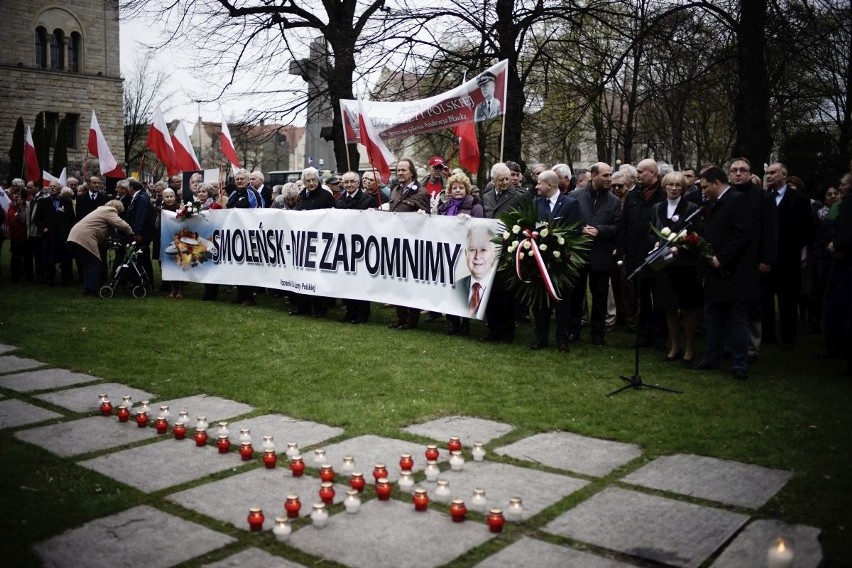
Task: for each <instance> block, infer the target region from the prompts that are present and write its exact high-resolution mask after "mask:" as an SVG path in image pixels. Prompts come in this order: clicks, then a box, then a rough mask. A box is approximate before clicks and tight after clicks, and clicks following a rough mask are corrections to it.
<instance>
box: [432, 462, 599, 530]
mask: <svg viewBox="0 0 852 568" xmlns="http://www.w3.org/2000/svg"><path fill="white" fill-rule="evenodd" d="M439 479H446V480H447V481H449V482H450V492H451V493H452V496H453V498H456V499H464V502H465V503H466V504H467V507H468V509H470V501H471V497H472V496H473V490H474V489H477V488H479V489H484V490H485V497H486V499H487V500H488V507H500V508H502V509H503V510H504V511H505V510H506V508H507V507H508V506H509V499H511V498H512V497H520V498H521V499H523V506H524V519H525V520H526V519H529V518H530V517H532V516H533V515H536V514H538V513H540V512H541V511H542V510H543V509H546V508H547V507H549V506H551V505H553V504H554V503H556V502H557V501H560V500H561V499H564V498H565V497H567V496H568V495H571V494H572V493H574V492H575V491H579V490H580V489H582V488H583V487H585V486H586V485H588V483H589V482H588V481H585V480H581V479H574V478H572V477H567V476H564V475H557V474H555V473H547V472H544V471H537V470H534V469H528V468H524V467H517V466H514V465H509V464H504V463H496V462H489V461H483V462H474V461H468V462H465V464H464V469H463V470H462V471H451V470H447V471H443V472H441V476H440V478H439ZM419 485H420V487H423V488H424V489H426V490H427V491H428V493H429V497H430V498H431V499H435V488H436V487H437V483H432V482H428V481H425V480H424V481H421V482H420V484H419Z"/></svg>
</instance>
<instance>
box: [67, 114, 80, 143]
mask: <svg viewBox="0 0 852 568" xmlns="http://www.w3.org/2000/svg"><path fill="white" fill-rule="evenodd" d="M65 130H66V132H67V134H68V139H67V141H66V145H67V147H68V149H69V150H76V149H77V145H78V143H79V141H80V132H79V130H80V115H79V114H73V113H68V114H66V115H65Z"/></svg>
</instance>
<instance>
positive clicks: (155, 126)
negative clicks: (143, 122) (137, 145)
mask: <svg viewBox="0 0 852 568" xmlns="http://www.w3.org/2000/svg"><path fill="white" fill-rule="evenodd" d="M145 145H146V146H148V148H150V149H151V151H152V152H154V154H155V155H156V156H157V158H158V159H159V160H160V161H161V162H162V163H163V165H165V166H166V173H167V174H169V175H170V176H171V175H174V174H176V173H178V172H179V171H180V168H178V167H177V166H176V165H175V149H174V146H172V139H171V137H170V136H169V127H168V125H166V119H165V118H163V112H162V111H161V110H160V108H159V107H157V110H155V111H154V120H153V122H152V123H151V129H150V130H149V131H148V140H147V141H146V142H145Z"/></svg>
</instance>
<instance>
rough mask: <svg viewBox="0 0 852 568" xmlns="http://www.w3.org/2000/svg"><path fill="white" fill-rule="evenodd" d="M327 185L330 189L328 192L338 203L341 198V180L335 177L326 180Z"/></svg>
mask: <svg viewBox="0 0 852 568" xmlns="http://www.w3.org/2000/svg"><path fill="white" fill-rule="evenodd" d="M325 185H326V186H327V187H328V190H329V191H330V192H331V195H332V196H334V199H335V201H336V200H337V199H338V198H339V197H340V196H341V193H340V178H339V177H337V176H335V175H333V176H331V177H330V178H328V179H327V180H326V182H325Z"/></svg>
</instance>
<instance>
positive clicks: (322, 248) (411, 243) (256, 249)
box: [160, 209, 499, 319]
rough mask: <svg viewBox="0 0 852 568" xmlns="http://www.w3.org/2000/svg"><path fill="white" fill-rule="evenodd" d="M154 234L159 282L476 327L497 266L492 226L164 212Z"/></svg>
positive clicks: (332, 212)
mask: <svg viewBox="0 0 852 568" xmlns="http://www.w3.org/2000/svg"><path fill="white" fill-rule="evenodd" d="M161 227H162V229H161V231H162V232H161V237H162V241H161V242H162V246H161V253H160V254H161V261H162V271H163V280H180V281H187V282H203V283H209V284H239V285H246V286H260V287H263V288H275V289H280V290H285V291H291V292H298V293H300V294H309V295H318V296H328V297H333V298H351V299H356V300H370V301H376V302H382V303H388V304H395V305H402V306H408V307H413V308H421V309H427V310H431V311H435V312H440V313H444V314H453V315H459V316H464V317H473V318H476V319H483V318H484V316H485V304H486V303H487V300H488V296H489V295H490V292H491V283H492V281H493V279H494V272H495V269H496V267H497V261H498V256H499V251H498V250H497V247H496V246H495V245H494V243H492V242H491V238H492V237H493V236H494V234H495V231H496V230H497V227H498V221H497V220H495V219H474V218H464V217H445V216H434V217H433V216H430V215H421V214H417V213H390V212H386V211H377V210H367V211H349V210H338V209H324V210H317V211H285V210H281V209H225V210H213V211H207V212H205V213H204V215H203V216H201V215H195V216H193V217H190V218H189V219H184V220H179V219H177V218H176V217H175V214H174V213H172V212H169V211H163V213H162V223H161ZM476 284H479V285H478V286H476ZM474 296H477V298H474ZM474 305H477V308H476V309H475V310H474V311H473V313H472V306H474Z"/></svg>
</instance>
